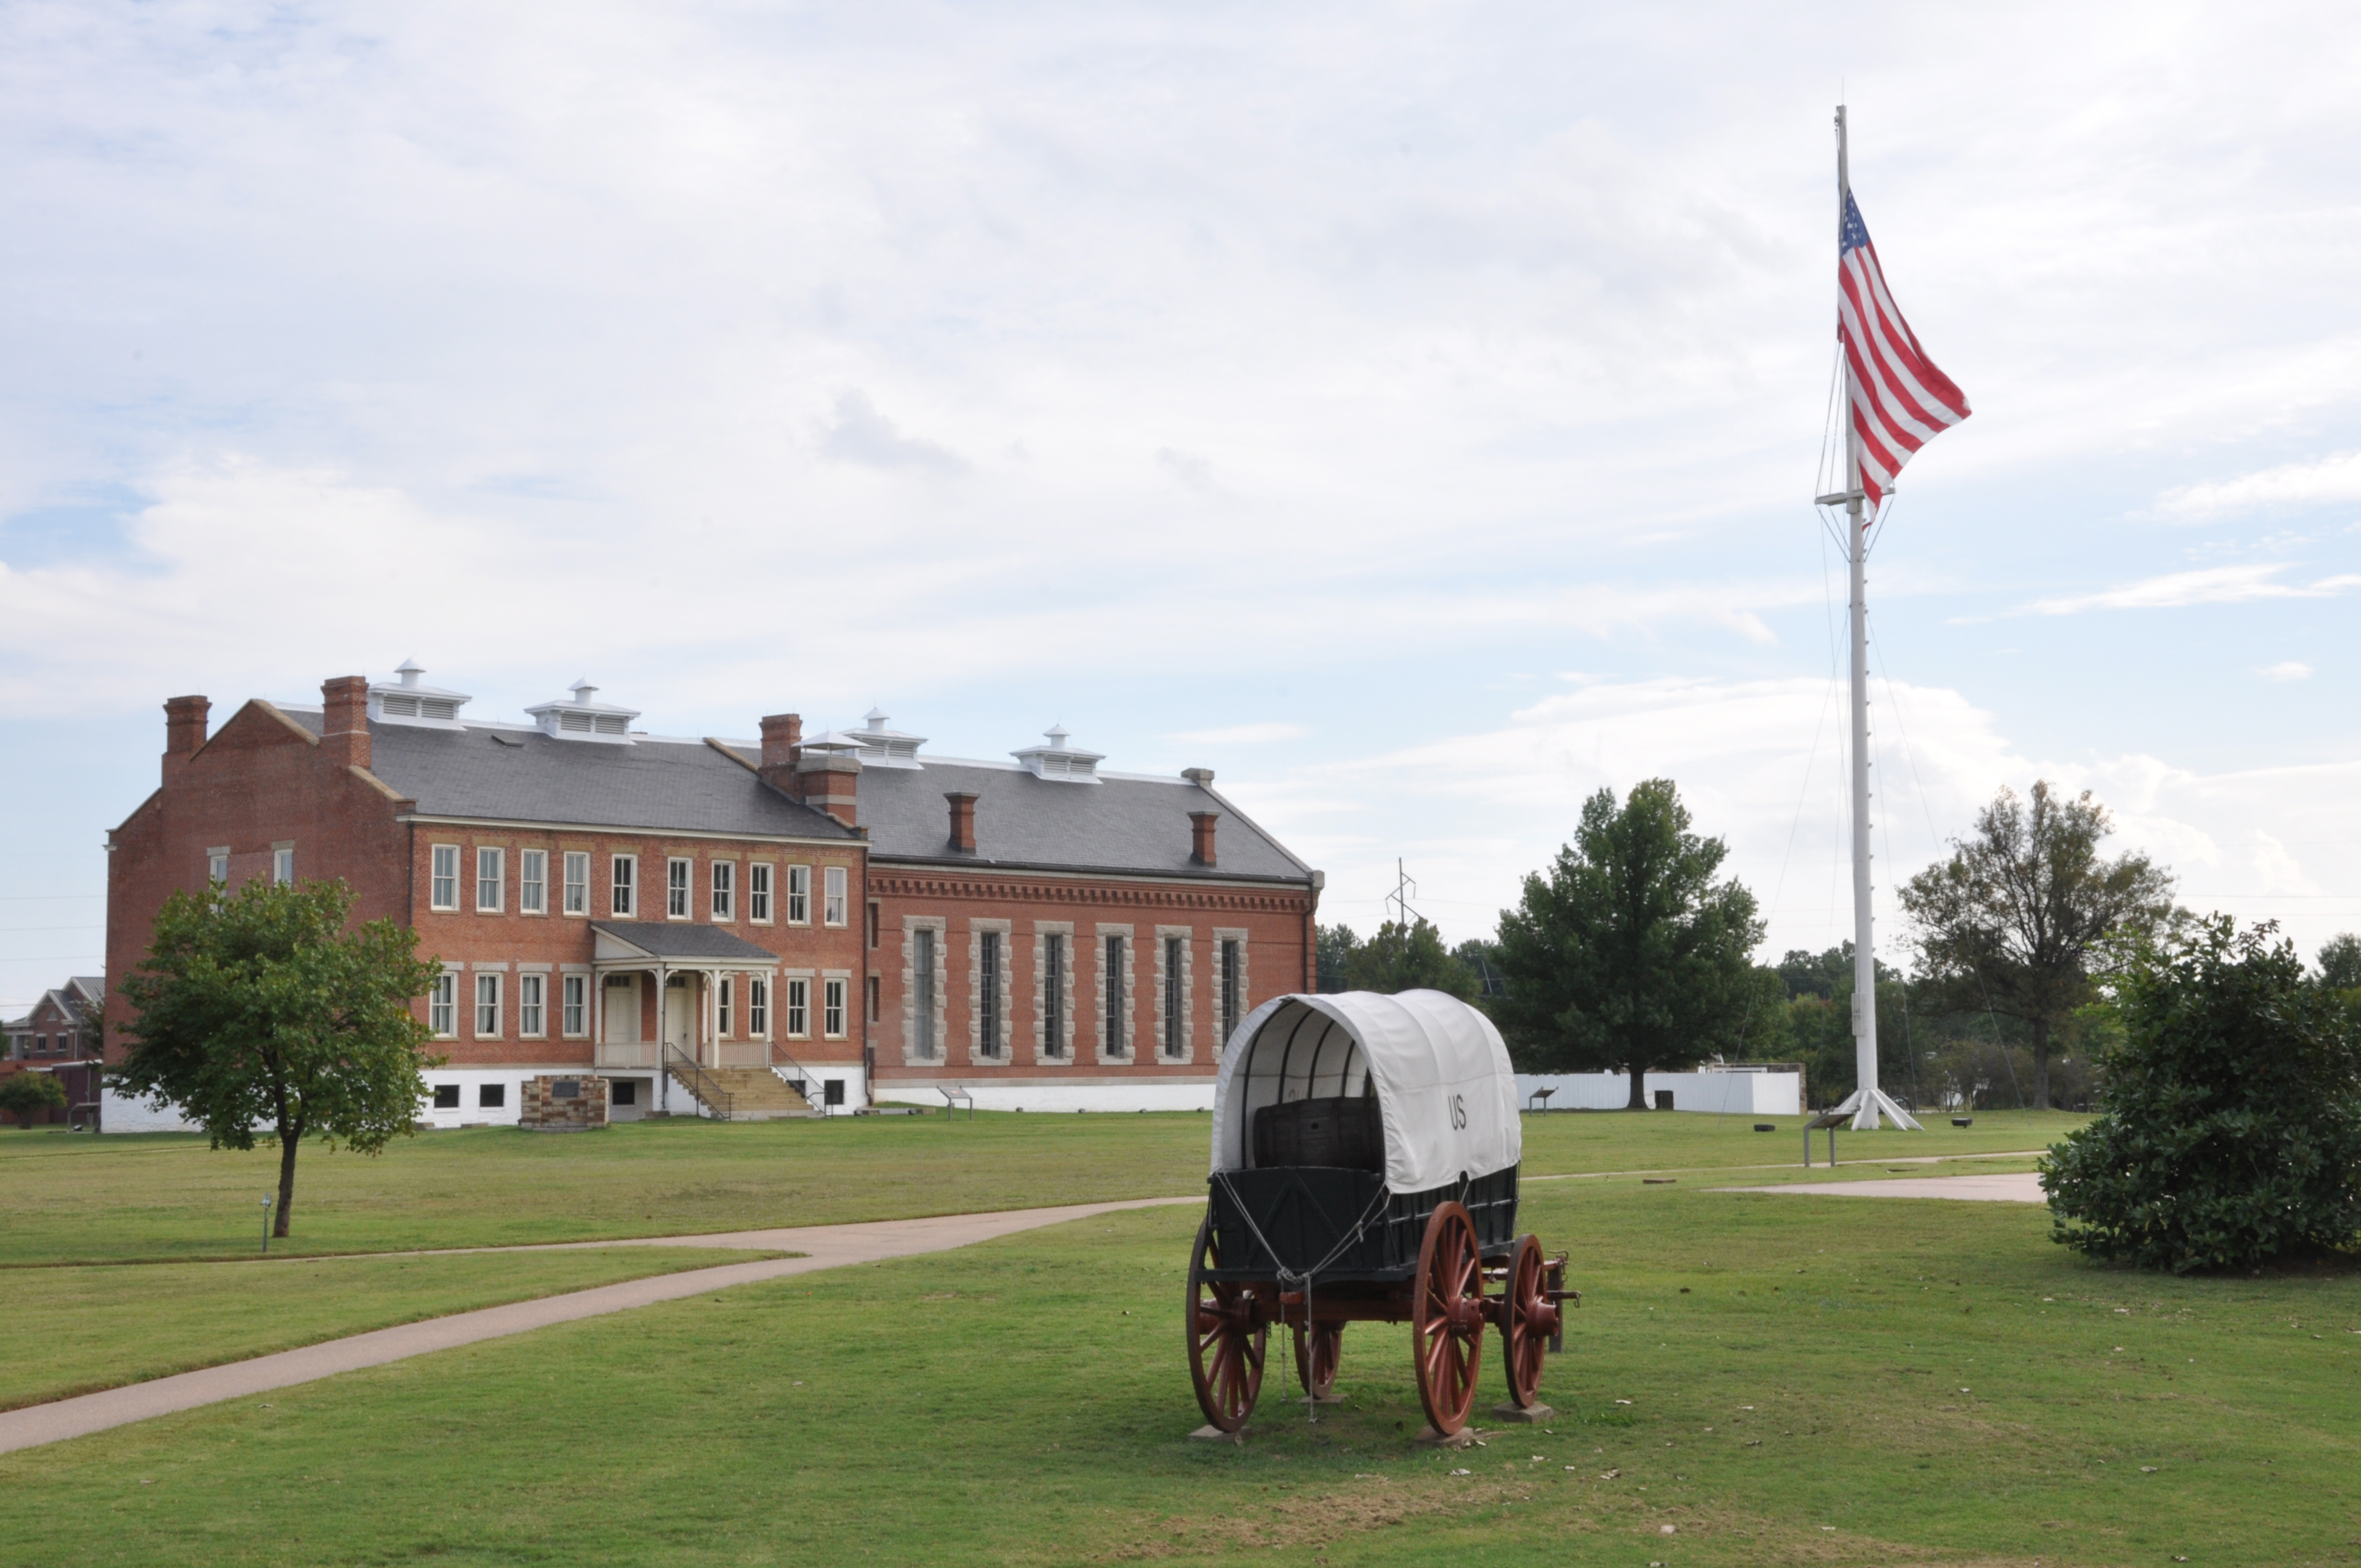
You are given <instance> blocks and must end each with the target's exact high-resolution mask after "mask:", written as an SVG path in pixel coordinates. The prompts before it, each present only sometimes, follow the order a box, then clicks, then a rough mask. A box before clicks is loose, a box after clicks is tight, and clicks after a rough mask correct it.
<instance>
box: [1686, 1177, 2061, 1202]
mask: <svg viewBox="0 0 2361 1568" xmlns="http://www.w3.org/2000/svg"><path fill="white" fill-rule="evenodd" d="M1708 1190H1710V1191H1714V1192H1802V1193H1806V1194H1809V1195H1810V1196H1813V1197H1820V1198H1964V1199H1966V1200H1967V1201H1970V1202H1973V1203H2047V1202H2048V1201H2049V1195H2048V1193H2046V1192H2044V1191H2042V1190H2041V1178H2040V1177H2039V1176H2038V1175H2037V1174H2036V1173H2035V1172H2033V1171H2030V1170H2027V1171H2018V1172H2011V1173H2009V1174H2006V1175H1987V1176H1906V1177H1904V1178H1903V1179H1901V1180H1899V1181H1795V1182H1790V1183H1788V1184H1787V1185H1785V1186H1784V1187H1716V1188H1711V1189H1708Z"/></svg>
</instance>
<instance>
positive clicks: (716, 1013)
mask: <svg viewBox="0 0 2361 1568" xmlns="http://www.w3.org/2000/svg"><path fill="white" fill-rule="evenodd" d="M737 997H738V981H737V980H736V979H735V978H734V977H732V976H730V975H726V974H725V975H723V976H722V977H721V990H720V992H719V1000H718V1001H716V1002H715V1003H714V1004H713V1032H714V1034H715V1035H717V1036H719V1037H721V1038H722V1039H725V1040H726V1039H728V1038H729V1037H730V1003H732V1002H734V1001H736V1000H737Z"/></svg>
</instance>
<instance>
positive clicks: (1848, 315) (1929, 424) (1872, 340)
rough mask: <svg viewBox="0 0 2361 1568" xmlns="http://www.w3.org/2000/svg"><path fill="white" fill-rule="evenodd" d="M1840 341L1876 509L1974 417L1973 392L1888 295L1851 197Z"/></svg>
mask: <svg viewBox="0 0 2361 1568" xmlns="http://www.w3.org/2000/svg"><path fill="white" fill-rule="evenodd" d="M1837 341H1838V342H1839V343H1841V344H1842V345H1844V356H1845V366H1846V371H1847V373H1846V377H1845V381H1846V392H1847V395H1848V397H1849V398H1850V401H1851V403H1852V428H1853V433H1854V434H1855V435H1856V436H1857V437H1858V438H1859V447H1860V452H1861V493H1862V494H1863V495H1865V496H1866V497H1868V499H1869V504H1870V507H1871V509H1872V510H1875V508H1876V506H1877V504H1878V502H1879V501H1881V500H1882V499H1884V496H1885V492H1886V491H1888V490H1890V489H1892V488H1894V477H1895V476H1896V475H1898V474H1900V473H1901V472H1902V465H1904V464H1905V463H1907V462H1909V461H1910V455H1911V454H1912V453H1914V452H1916V451H1917V450H1918V449H1919V448H1920V447H1921V446H1924V445H1925V444H1927V442H1929V441H1931V440H1933V439H1934V438H1935V437H1936V436H1937V435H1938V434H1940V433H1942V432H1944V431H1947V430H1949V429H1950V428H1951V426H1953V425H1955V424H1957V423H1959V422H1960V421H1961V420H1963V419H1965V418H1967V417H1968V413H1969V409H1968V398H1967V394H1966V393H1964V392H1962V391H1960V389H1959V388H1958V387H1957V386H1956V385H1954V384H1953V383H1952V380H1951V378H1949V376H1946V375H1944V374H1943V373H1942V372H1941V371H1940V370H1938V369H1936V368H1935V363H1934V361H1933V360H1931V359H1928V358H1927V352H1926V350H1924V349H1922V348H1920V347H1919V346H1918V339H1917V337H1916V335H1914V334H1912V332H1911V331H1910V323H1908V322H1905V321H1904V320H1903V319H1902V312H1901V310H1900V308H1899V307H1897V306H1896V305H1895V304H1894V296H1893V295H1892V294H1890V293H1888V292H1886V290H1885V274H1884V273H1883V271H1882V270H1880V269H1879V268H1878V265H1877V247H1875V246H1874V245H1872V244H1871V243H1870V241H1869V225H1866V224H1864V223H1862V222H1861V209H1860V208H1859V207H1858V206H1856V205H1854V204H1853V199H1852V193H1851V192H1845V211H1844V237H1843V240H1842V243H1841V244H1840V246H1839V248H1838V253H1837Z"/></svg>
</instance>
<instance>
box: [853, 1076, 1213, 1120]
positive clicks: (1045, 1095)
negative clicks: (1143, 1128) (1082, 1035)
mask: <svg viewBox="0 0 2361 1568" xmlns="http://www.w3.org/2000/svg"><path fill="white" fill-rule="evenodd" d="M940 1088H942V1089H964V1090H966V1091H967V1092H969V1093H970V1094H972V1095H973V1096H975V1108H976V1109H977V1110H979V1111H1025V1112H1028V1113H1029V1112H1037V1111H1038V1112H1042V1113H1047V1114H1049V1115H1058V1114H1060V1113H1062V1114H1065V1115H1069V1116H1071V1115H1072V1114H1073V1113H1075V1112H1077V1111H1093V1112H1102V1113H1114V1112H1120V1113H1126V1114H1130V1113H1137V1112H1140V1111H1211V1110H1212V1109H1213V1080H1212V1079H1211V1078H1202V1079H1180V1080H1170V1079H1168V1080H1160V1081H1159V1080H1148V1081H1141V1080H1124V1079H1114V1080H1106V1081H1103V1082H1097V1083H1093V1082H1089V1081H1086V1080H1085V1081H1076V1080H1060V1081H1059V1082H1055V1083H1011V1082H1008V1081H1006V1080H987V1081H985V1082H982V1083H962V1082H961V1081H959V1080H955V1079H945V1080H940ZM877 1092H878V1098H879V1100H880V1101H881V1102H884V1103H889V1104H893V1103H898V1104H903V1105H924V1106H927V1107H928V1108H929V1109H939V1108H940V1107H941V1105H942V1104H943V1097H942V1094H941V1093H940V1091H939V1089H938V1087H937V1085H936V1084H935V1083H931V1082H913V1081H911V1080H907V1079H897V1080H892V1081H890V1082H887V1083H883V1084H880V1085H879V1086H878V1091H877Z"/></svg>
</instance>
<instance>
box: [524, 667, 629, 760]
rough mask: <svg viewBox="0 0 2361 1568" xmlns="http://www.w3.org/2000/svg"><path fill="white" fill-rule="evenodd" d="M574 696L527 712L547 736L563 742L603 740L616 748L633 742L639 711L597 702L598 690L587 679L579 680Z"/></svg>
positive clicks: (530, 708) (528, 709) (575, 684)
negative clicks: (634, 725) (634, 722)
mask: <svg viewBox="0 0 2361 1568" xmlns="http://www.w3.org/2000/svg"><path fill="white" fill-rule="evenodd" d="M571 694H572V695H570V696H563V697H560V698H558V699H557V700H556V701H555V702H544V703H543V704H541V705H540V706H539V707H528V708H526V709H525V712H526V713H527V714H528V715H530V716H531V717H532V719H533V722H534V723H535V724H537V725H539V726H540V727H541V732H542V733H543V734H544V735H547V736H551V737H553V738H554V739H556V740H603V741H606V742H607V743H608V744H609V745H615V746H628V745H630V744H631V720H632V719H634V718H638V717H639V716H640V710H639V709H638V708H635V707H616V706H615V705H614V704H612V703H606V702H598V701H594V700H593V699H594V698H595V697H597V696H598V687H597V686H594V685H591V684H590V683H589V682H588V681H587V680H577V681H576V682H575V683H574V685H573V686H572V688H571Z"/></svg>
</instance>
